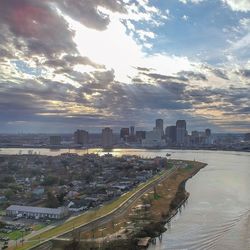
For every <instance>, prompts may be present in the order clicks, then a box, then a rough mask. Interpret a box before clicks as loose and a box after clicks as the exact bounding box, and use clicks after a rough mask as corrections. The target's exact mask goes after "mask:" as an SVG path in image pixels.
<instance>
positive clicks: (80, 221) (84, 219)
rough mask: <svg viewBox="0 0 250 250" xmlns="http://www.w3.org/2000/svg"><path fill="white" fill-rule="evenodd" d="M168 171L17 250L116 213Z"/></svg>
mask: <svg viewBox="0 0 250 250" xmlns="http://www.w3.org/2000/svg"><path fill="white" fill-rule="evenodd" d="M165 172H166V170H164V171H162V172H161V173H160V174H158V175H156V176H154V177H152V178H151V179H150V180H148V181H147V182H145V183H142V184H140V185H139V186H137V187H136V188H135V189H133V190H131V191H130V192H128V193H126V194H124V195H122V196H120V197H119V198H118V199H116V200H114V201H113V202H111V203H109V204H106V205H104V206H103V207H100V208H99V209H97V210H92V211H89V212H86V213H84V214H82V215H79V216H77V217H75V218H73V219H71V220H69V221H66V222H65V223H63V224H61V225H59V226H56V227H54V228H52V229H49V230H47V231H45V232H42V233H41V234H38V235H36V236H34V237H32V238H30V239H29V242H25V243H24V244H23V246H21V245H20V246H18V247H17V248H14V249H17V250H27V249H32V248H33V247H35V246H37V245H39V244H41V243H42V242H45V241H47V240H49V239H52V238H54V237H58V236H60V235H62V234H64V233H67V232H70V231H72V230H73V229H75V228H79V227H81V226H83V225H85V224H87V223H89V222H91V221H93V220H96V219H98V218H101V217H102V216H105V215H108V214H110V213H112V212H114V211H115V210H116V209H118V208H119V207H120V206H121V205H122V204H123V203H125V202H126V201H127V200H129V199H130V198H131V197H132V196H133V195H135V194H136V193H137V192H138V191H140V190H141V189H143V188H145V187H147V186H148V185H150V184H152V182H155V181H157V180H158V179H159V178H160V177H161V176H162V175H163V174H164V173H165Z"/></svg>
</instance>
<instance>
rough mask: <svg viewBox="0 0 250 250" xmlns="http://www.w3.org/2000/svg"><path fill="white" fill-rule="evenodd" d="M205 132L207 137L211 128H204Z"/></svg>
mask: <svg viewBox="0 0 250 250" xmlns="http://www.w3.org/2000/svg"><path fill="white" fill-rule="evenodd" d="M205 134H206V136H207V137H209V136H211V129H209V128H207V129H206V130H205Z"/></svg>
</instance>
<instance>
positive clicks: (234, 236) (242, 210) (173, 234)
mask: <svg viewBox="0 0 250 250" xmlns="http://www.w3.org/2000/svg"><path fill="white" fill-rule="evenodd" d="M20 150H21V151H20ZM29 150H33V151H32V152H33V153H34V152H36V153H38V154H46V155H58V154H61V153H65V152H68V150H66V149H62V150H49V149H19V148H17V149H9V148H8V149H3V148H2V149H1V151H0V154H19V153H27V152H28V151H29ZM70 152H71V153H79V154H85V153H87V150H70ZM88 152H89V153H99V154H104V153H106V152H103V151H102V150H101V149H89V150H88ZM111 153H112V154H113V155H117V156H120V155H123V154H130V155H131V154H134V155H140V156H143V157H154V156H166V154H167V153H170V154H171V157H170V158H172V159H184V160H194V159H195V160H198V161H202V162H206V163H207V164H208V165H207V167H206V168H204V169H202V170H201V171H200V172H199V173H198V174H197V175H195V176H194V177H193V178H192V179H190V180H189V181H188V182H187V184H186V189H187V191H188V192H190V197H189V199H188V202H187V204H186V206H185V208H183V209H182V210H181V212H179V213H178V214H177V215H176V216H175V217H174V218H173V220H172V221H171V223H170V224H169V225H167V228H168V230H167V231H166V232H165V233H164V234H163V237H162V240H161V241H159V240H157V243H156V245H152V246H150V247H149V250H159V249H164V250H165V249H171V250H174V249H175V250H181V249H188V250H190V249H195V250H198V249H201V250H203V249H216V250H217V249H218V250H223V249H227V250H231V249H232V250H236V249H237V250H245V249H246V250H248V249H249V250H250V195H249V192H250V153H241V152H228V151H227V152H223V151H204V150H200V151H199V150H198V151H192V150H142V149H114V150H113V151H112V152H111Z"/></svg>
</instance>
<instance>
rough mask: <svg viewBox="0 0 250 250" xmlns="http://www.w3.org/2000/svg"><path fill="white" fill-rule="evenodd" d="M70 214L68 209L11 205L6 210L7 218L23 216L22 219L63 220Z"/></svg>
mask: <svg viewBox="0 0 250 250" xmlns="http://www.w3.org/2000/svg"><path fill="white" fill-rule="evenodd" d="M68 212H69V211H68V208H66V207H58V208H47V207H31V206H18V205H11V206H9V207H8V208H7V209H6V215H7V216H11V217H16V216H17V215H21V216H22V217H29V218H36V219H42V218H50V219H63V218H64V217H66V216H67V215H68Z"/></svg>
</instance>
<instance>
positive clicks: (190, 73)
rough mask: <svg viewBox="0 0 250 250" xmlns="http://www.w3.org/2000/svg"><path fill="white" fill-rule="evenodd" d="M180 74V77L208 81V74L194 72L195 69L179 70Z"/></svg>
mask: <svg viewBox="0 0 250 250" xmlns="http://www.w3.org/2000/svg"><path fill="white" fill-rule="evenodd" d="M178 75H179V76H180V77H183V79H188V80H189V81H190V80H198V81H199V80H200V81H207V77H206V75H204V74H202V73H198V72H193V71H180V72H178Z"/></svg>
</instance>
